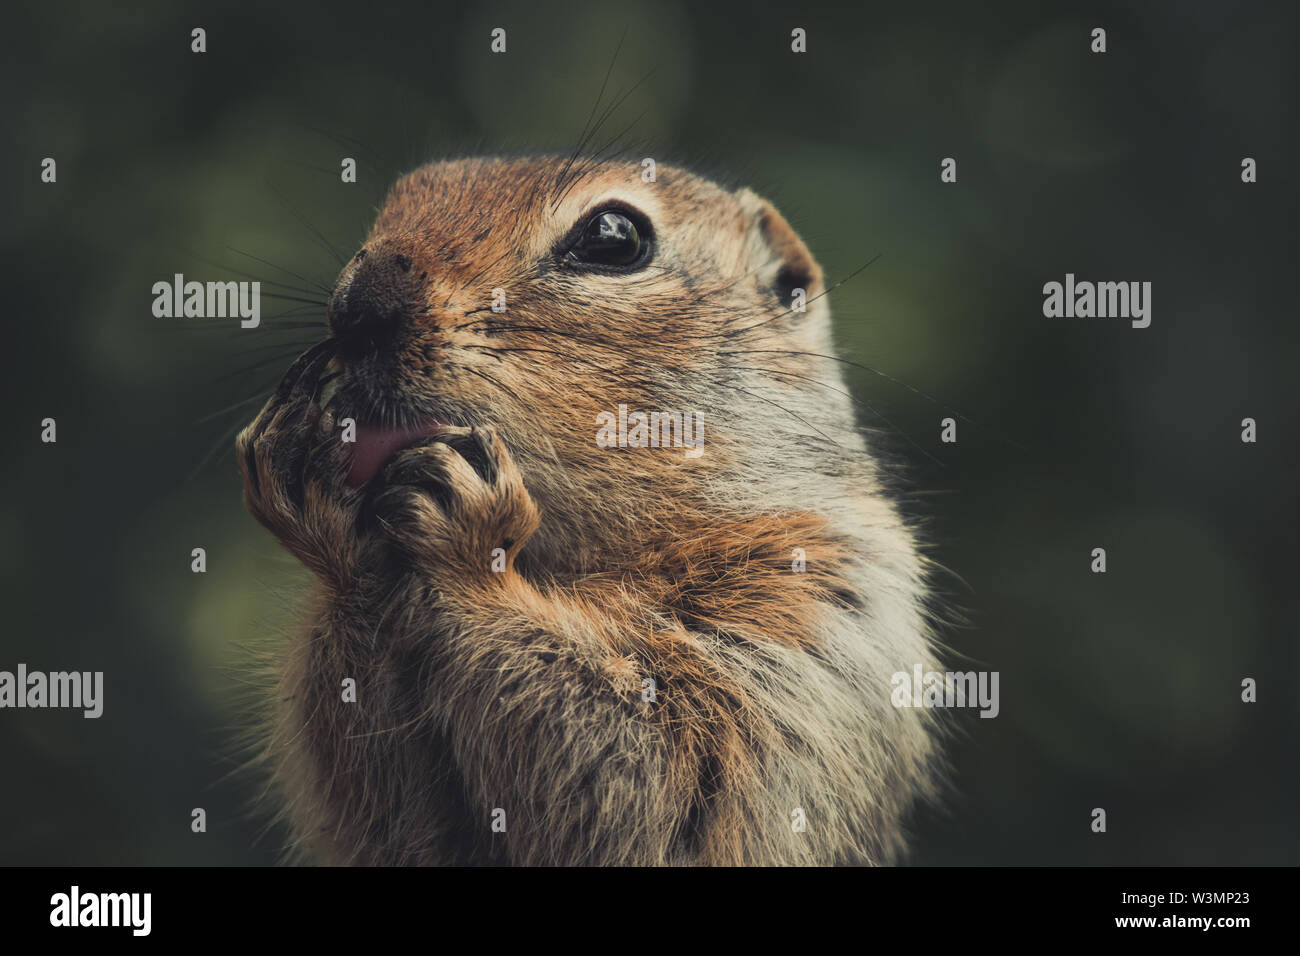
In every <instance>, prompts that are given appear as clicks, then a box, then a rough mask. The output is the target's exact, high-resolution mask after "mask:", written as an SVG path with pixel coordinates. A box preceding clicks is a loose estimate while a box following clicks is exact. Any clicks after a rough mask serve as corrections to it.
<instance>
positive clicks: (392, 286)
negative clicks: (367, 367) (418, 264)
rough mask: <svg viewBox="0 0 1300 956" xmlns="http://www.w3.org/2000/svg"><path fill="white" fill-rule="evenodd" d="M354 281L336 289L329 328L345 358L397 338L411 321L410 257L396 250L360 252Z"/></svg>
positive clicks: (357, 356)
mask: <svg viewBox="0 0 1300 956" xmlns="http://www.w3.org/2000/svg"><path fill="white" fill-rule="evenodd" d="M357 261H358V265H357V268H356V271H355V272H354V273H353V274H352V280H351V281H350V282H347V283H340V285H339V286H338V287H337V288H335V290H334V294H333V296H331V297H330V304H329V327H330V331H331V332H332V333H333V334H334V337H335V338H336V339H338V343H339V352H340V353H341V354H342V355H343V356H344V357H352V358H360V357H363V356H365V355H370V354H373V353H375V352H378V351H380V350H382V349H383V348H384V347H385V346H389V345H391V344H392V343H393V342H394V341H396V339H397V336H398V334H399V333H400V332H401V331H402V330H403V329H405V328H406V326H407V324H408V323H409V321H410V315H411V305H412V294H411V293H412V289H411V283H410V275H409V274H410V271H411V258H410V256H407V255H402V254H399V253H394V252H384V253H379V252H372V251H368V250H365V249H363V250H361V252H359V253H357Z"/></svg>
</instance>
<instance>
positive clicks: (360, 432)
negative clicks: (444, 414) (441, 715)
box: [348, 421, 446, 488]
mask: <svg viewBox="0 0 1300 956" xmlns="http://www.w3.org/2000/svg"><path fill="white" fill-rule="evenodd" d="M445 427H446V425H445V424H444V423H443V422H438V421H429V422H423V423H422V424H419V425H407V426H405V427H402V428H383V427H380V426H377V425H358V426H357V440H356V442H355V443H354V444H353V446H352V467H351V468H350V469H349V470H348V484H349V485H351V486H352V487H353V488H360V487H361V486H362V485H364V484H366V483H367V482H368V481H370V479H371V478H374V477H375V475H377V474H379V469H380V468H383V467H384V463H385V462H386V461H388V459H389V458H392V457H393V454H394V453H395V452H398V451H400V450H401V449H403V448H406V447H407V446H408V445H413V444H415V443H416V442H417V441H419V440H420V439H421V438H428V437H429V436H430V435H435V434H437V433H438V432H439V431H441V430H442V429H443V428H445Z"/></svg>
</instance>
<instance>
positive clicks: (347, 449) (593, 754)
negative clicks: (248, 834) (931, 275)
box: [237, 157, 936, 864]
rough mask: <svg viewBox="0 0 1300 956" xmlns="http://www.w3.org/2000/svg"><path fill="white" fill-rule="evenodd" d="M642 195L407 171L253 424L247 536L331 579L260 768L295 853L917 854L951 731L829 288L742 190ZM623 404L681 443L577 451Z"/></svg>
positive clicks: (701, 186) (634, 860) (918, 570)
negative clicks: (915, 676)
mask: <svg viewBox="0 0 1300 956" xmlns="http://www.w3.org/2000/svg"><path fill="white" fill-rule="evenodd" d="M653 178H654V181H650V182H647V181H644V179H643V175H642V166H641V164H640V163H639V162H638V163H632V162H627V163H625V162H620V161H598V160H595V159H576V160H575V159H573V158H565V157H541V158H524V159H513V158H511V159H502V158H476V159H459V160H454V161H446V162H438V163H433V164H430V165H428V166H425V167H423V168H421V169H418V170H416V171H415V172H413V173H411V174H409V175H407V176H405V177H404V178H402V179H401V180H400V181H399V182H398V183H397V184H396V186H395V187H394V188H393V190H392V192H391V194H390V196H389V197H388V199H387V201H386V203H385V204H384V206H383V208H382V209H381V210H380V212H379V216H378V220H377V222H376V223H375V225H374V228H373V229H372V230H371V232H370V235H369V237H368V238H367V239H366V241H365V243H364V245H363V246H362V248H361V250H360V251H359V252H357V254H356V256H355V257H354V258H353V259H352V260H351V261H350V262H348V263H347V265H346V266H345V267H344V269H343V272H342V274H341V275H340V277H339V280H338V283H337V286H336V287H335V289H334V292H333V295H332V298H331V300H330V303H329V310H328V324H329V330H330V335H329V337H328V338H327V339H326V340H325V341H324V342H322V343H320V344H318V345H316V346H314V347H312V348H311V349H309V350H308V351H307V352H306V353H304V354H303V355H302V356H301V357H300V358H299V359H298V360H297V361H296V362H295V363H294V365H293V366H292V368H291V369H290V370H289V372H288V373H287V375H286V376H285V378H284V379H283V381H282V382H281V383H280V385H279V387H278V388H277V390H276V392H275V394H274V395H273V396H272V397H271V399H270V400H269V401H268V402H267V404H266V406H265V407H264V408H263V409H262V411H261V412H260V414H259V415H258V416H257V418H256V419H255V420H254V421H253V423H252V424H251V425H249V426H248V427H247V428H245V429H244V431H243V432H242V433H241V434H240V435H239V438H238V441H237V446H238V457H239V461H240V467H241V469H242V471H243V478H244V487H245V501H246V504H247V506H248V508H249V510H250V511H251V512H252V513H253V515H255V516H256V517H257V518H258V520H260V521H261V522H262V523H263V524H264V525H265V526H266V527H267V528H269V529H270V530H271V531H272V532H273V533H274V534H275V535H276V536H277V537H278V538H279V540H280V541H281V542H282V543H283V544H284V545H285V546H286V547H287V548H288V549H289V550H290V551H291V552H292V553H293V554H294V555H296V556H297V557H298V558H299V559H300V560H301V561H302V562H303V563H304V564H305V565H306V566H307V567H308V568H309V569H310V570H311V571H312V572H313V573H314V575H315V577H316V578H317V579H318V581H317V584H318V588H317V593H316V597H315V599H314V603H313V605H312V607H311V609H310V612H309V619H308V621H307V623H306V625H305V627H304V628H303V630H302V632H301V633H300V634H299V635H298V636H297V638H296V639H295V640H294V641H293V642H292V644H291V645H290V647H289V650H288V652H287V654H286V656H285V659H284V661H283V666H282V668H281V672H280V681H281V686H280V690H279V694H278V699H279V701H280V705H279V709H278V714H277V718H276V724H275V729H274V732H273V734H272V735H271V738H272V739H271V741H270V743H269V744H268V752H269V754H270V755H271V759H272V761H273V764H274V768H275V775H276V777H277V779H278V782H279V784H280V788H281V789H282V791H283V793H284V796H285V802H286V806H287V809H288V815H289V818H290V819H291V821H292V825H293V827H294V830H295V832H296V834H297V837H298V842H299V843H300V845H301V846H302V847H304V848H305V849H306V850H307V851H308V853H309V855H310V857H311V858H312V859H315V860H317V861H320V862H324V863H355V864H464V863H516V864H839V863H888V862H892V861H895V860H897V859H898V858H899V854H900V852H901V851H902V850H904V849H905V846H906V840H905V827H904V817H905V814H906V812H907V810H908V808H909V806H910V805H912V804H913V803H914V802H915V801H916V800H917V799H918V797H922V796H924V795H926V794H928V793H929V792H930V791H931V790H932V787H933V784H932V779H933V776H934V762H935V752H936V744H935V736H936V733H935V727H934V726H933V725H932V724H931V720H932V717H931V715H930V712H929V711H926V710H920V709H907V708H895V707H894V706H892V705H891V702H890V676H891V675H892V674H894V673H896V672H898V671H906V672H909V673H910V672H911V671H912V669H913V667H914V665H916V664H918V663H921V664H924V665H926V666H929V665H930V663H931V661H932V645H931V639H930V632H929V628H928V624H927V620H928V619H927V613H926V600H927V597H926V596H927V590H926V574H925V567H924V561H923V559H922V558H921V556H920V555H919V553H918V550H917V547H916V543H915V540H914V535H913V533H912V531H911V530H910V529H909V527H908V526H907V524H906V523H905V522H904V521H903V520H902V519H901V518H900V516H899V513H898V511H897V509H896V507H895V506H894V504H892V503H891V501H890V500H889V498H888V497H887V496H886V494H885V492H884V490H883V488H882V476H881V468H880V465H879V464H878V463H877V462H876V461H875V460H874V459H873V457H872V456H871V454H870V453H869V452H868V449H867V445H866V442H865V440H864V438H863V437H862V435H861V433H860V432H859V430H858V429H857V428H856V427H855V419H854V411H853V408H852V399H851V398H850V397H849V396H848V394H847V393H846V391H845V390H844V386H843V382H842V379H841V376H840V375H839V372H838V366H837V365H836V364H835V362H834V361H833V360H832V358H830V356H831V355H832V345H831V342H830V316H829V309H828V305H827V300H826V297H825V294H824V293H825V291H826V290H825V285H824V279H823V275H822V271H821V269H820V268H819V266H818V265H817V264H816V262H815V261H814V260H813V258H812V256H811V255H810V253H809V251H808V249H807V248H806V246H805V245H804V243H803V242H802V241H801V240H800V239H799V237H798V236H797V235H796V234H795V233H794V231H793V230H792V229H791V227H790V225H789V224H788V223H787V221H786V220H785V219H784V218H783V217H782V216H781V215H780V213H778V212H777V211H776V209H775V208H773V206H772V205H771V204H770V203H768V202H767V201H765V200H763V199H761V198H759V197H758V196H757V195H755V194H754V193H753V192H751V191H750V190H748V189H738V190H729V189H726V188H723V187H721V186H719V185H717V184H715V183H713V182H710V181H708V180H706V179H703V178H701V177H699V176H697V175H694V174H691V173H688V172H686V171H684V170H681V169H676V168H670V167H667V166H663V165H660V166H658V168H657V170H656V174H655V176H654V177H653ZM494 306H495V309H494ZM628 410H631V411H630V412H629V411H628ZM642 412H662V413H664V414H663V415H662V416H656V419H655V424H656V426H657V427H659V428H661V429H662V430H664V435H663V437H664V440H663V441H662V442H659V444H660V445H661V446H662V445H677V444H682V443H677V442H675V441H673V440H670V439H672V435H670V434H669V431H671V430H676V429H678V427H679V426H678V422H679V421H683V420H684V421H686V422H687V423H690V421H691V419H690V418H681V417H679V415H680V416H690V415H694V416H695V417H694V420H693V421H694V425H695V428H696V433H697V434H696V437H697V438H698V437H699V433H700V432H701V431H702V434H703V446H702V450H701V448H700V447H694V448H692V447H686V448H682V447H643V446H644V444H645V443H644V442H641V443H638V442H637V441H625V442H618V443H615V444H614V445H613V447H607V446H609V445H610V444H611V443H610V442H608V441H605V442H601V441H598V440H597V433H598V431H599V430H600V428H601V425H600V424H599V423H600V422H602V421H603V422H606V423H608V422H610V421H611V420H612V419H613V417H614V416H619V419H620V425H619V426H618V428H619V429H620V434H622V429H624V427H625V426H624V424H622V420H623V419H626V420H627V422H628V423H634V424H632V430H633V431H636V430H637V429H638V428H639V427H640V426H641V425H642V424H644V419H643V418H638V417H637V413H642ZM349 420H352V421H354V422H355V432H354V434H351V435H349V433H348V429H349V427H350V426H349ZM670 423H671V428H670ZM644 436H645V432H644V431H640V432H639V435H638V436H637V437H640V438H644ZM348 437H351V438H354V439H355V440H353V441H349V440H346V439H347V438H348ZM651 444H652V445H653V444H654V443H653V442H652V443H651ZM349 679H350V680H351V681H353V682H355V684H354V686H355V700H353V699H351V698H350V696H349V695H348V694H347V693H346V692H345V691H344V690H343V688H344V686H345V682H347V681H348V680H349ZM345 698H348V699H345Z"/></svg>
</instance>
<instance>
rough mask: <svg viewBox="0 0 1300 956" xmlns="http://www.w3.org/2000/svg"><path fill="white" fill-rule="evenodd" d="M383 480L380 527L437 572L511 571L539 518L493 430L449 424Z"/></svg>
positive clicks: (400, 458)
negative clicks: (454, 426) (516, 557)
mask: <svg viewBox="0 0 1300 956" xmlns="http://www.w3.org/2000/svg"><path fill="white" fill-rule="evenodd" d="M383 485H384V487H383V490H382V491H381V492H380V493H379V494H378V495H377V496H376V498H375V502H374V507H375V516H376V518H377V519H378V520H379V522H380V525H381V527H383V528H384V530H385V531H386V532H387V533H388V534H389V536H390V537H391V538H392V539H393V540H394V541H395V542H396V543H397V544H398V546H399V547H401V548H403V549H404V550H405V551H407V552H408V553H410V554H412V555H414V556H416V557H417V558H418V559H421V560H422V562H423V563H425V564H427V565H428V566H429V567H430V569H431V570H434V571H435V572H437V573H451V574H453V575H457V576H458V577H460V576H463V575H465V574H467V573H468V574H477V573H479V572H484V573H487V572H490V571H493V570H496V571H508V570H510V569H511V568H512V567H513V565H514V560H515V556H516V555H517V554H518V553H519V551H520V549H521V548H522V547H523V546H524V543H525V542H526V541H527V540H528V538H529V537H531V536H532V534H533V532H534V531H536V530H537V525H538V523H539V522H540V515H539V512H538V510H537V506H536V505H535V504H534V503H533V499H532V497H531V496H530V495H529V494H528V489H527V488H526V487H524V479H523V476H522V475H521V474H520V473H519V469H518V468H517V467H516V466H515V463H514V459H512V458H511V457H510V452H509V451H508V450H507V449H506V446H505V442H503V441H502V440H501V438H500V436H499V435H497V433H496V432H495V430H493V429H491V428H449V429H447V430H445V431H443V432H442V433H440V434H438V435H436V436H434V437H433V438H430V439H427V440H425V441H424V442H421V443H420V444H418V445H414V446H412V447H411V448H407V449H405V450H404V451H402V452H400V453H399V454H398V455H397V456H396V457H395V458H394V459H393V460H392V462H390V463H389V464H388V466H387V467H386V469H385V473H384V475H383ZM497 549H500V550H497Z"/></svg>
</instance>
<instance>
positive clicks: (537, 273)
mask: <svg viewBox="0 0 1300 956" xmlns="http://www.w3.org/2000/svg"><path fill="white" fill-rule="evenodd" d="M824 292H825V288H824V285H823V276H822V271H821V269H820V267H819V266H818V265H817V263H816V262H815V261H814V260H813V258H812V255H811V254H810V253H809V251H808V249H807V247H806V246H805V245H804V243H803V242H802V241H801V240H800V238H799V237H798V236H797V235H796V234H795V232H794V230H793V229H792V228H791V227H790V225H789V223H787V222H786V220H785V219H784V218H783V217H782V215H781V214H780V213H779V212H777V210H776V209H775V208H774V207H773V206H772V205H771V204H770V203H769V202H767V201H766V200H764V199H762V198H760V197H759V196H757V195H755V194H754V193H753V192H751V191H750V190H748V189H739V190H735V191H732V190H728V189H725V188H723V187H722V186H719V185H717V184H715V183H713V182H711V181H709V180H706V179H704V178H702V177H699V176H696V175H694V174H692V173H689V172H687V171H685V170H682V169H678V168H674V167H671V166H664V165H660V166H658V167H657V168H656V169H655V170H654V175H653V177H652V181H646V180H645V177H643V166H642V164H641V163H638V162H631V161H596V160H592V159H584V158H578V159H574V160H571V159H569V158H566V157H563V156H560V157H543V158H520V159H502V158H476V159H458V160H451V161H446V162H436V163H432V164H429V165H427V166H424V167H421V168H420V169H417V170H415V171H414V172H412V173H410V174H409V175H407V176H405V177H403V178H402V179H401V180H400V181H398V182H397V183H396V185H395V186H394V187H393V189H392V191H391V193H390V195H389V196H388V198H387V200H386V201H385V203H384V205H383V207H382V209H381V210H380V211H379V215H378V218H377V220H376V222H375V224H374V227H373V228H372V229H371V231H370V234H369V236H368V237H367V238H366V240H365V242H364V243H363V245H362V246H361V248H360V249H359V250H358V252H357V253H356V255H355V256H354V257H353V258H352V260H351V261H350V262H348V263H347V265H346V266H345V267H344V269H343V271H342V273H341V275H340V276H339V279H338V283H337V285H336V287H335V290H334V292H333V295H332V298H331V301H330V304H329V326H330V330H331V333H332V335H333V337H334V338H335V339H336V340H337V344H338V354H337V357H336V359H335V371H337V372H338V373H339V374H338V376H337V378H336V381H335V383H334V384H333V385H332V387H331V389H330V391H329V393H328V400H329V401H330V402H331V403H332V404H333V405H334V407H335V410H336V413H337V415H338V416H339V417H343V416H350V417H352V418H354V419H355V421H356V422H357V423H358V449H357V452H356V455H357V458H356V461H357V462H364V467H354V469H353V483H354V484H364V483H365V482H367V481H370V480H373V479H374V477H375V475H376V474H377V473H378V472H379V470H380V469H381V467H382V465H383V460H384V458H385V457H386V456H387V455H388V454H391V453H392V452H394V451H396V449H397V447H400V446H401V444H403V443H407V444H409V443H410V442H411V441H415V440H419V438H420V437H421V436H422V435H427V434H430V433H431V430H432V429H436V428H437V427H440V426H442V425H448V424H451V425H484V424H490V425H493V426H494V427H495V428H496V429H497V430H498V432H499V433H500V434H501V436H502V437H503V439H504V440H505V441H506V443H507V445H508V446H509V448H510V449H511V452H512V454H513V455H514V456H515V459H516V461H517V463H518V464H519V466H520V468H521V470H522V471H523V473H524V475H525V478H526V480H527V481H528V483H529V487H530V490H531V492H532V494H533V495H534V497H535V498H536V499H537V501H538V503H539V505H540V506H541V507H542V510H543V512H544V513H549V514H550V515H552V517H555V516H556V514H557V512H558V513H559V516H561V517H562V518H564V519H565V520H566V521H567V522H568V524H569V525H570V526H572V527H573V529H574V530H573V540H574V542H577V541H579V540H581V541H586V542H588V543H589V542H590V538H589V537H585V535H588V534H589V533H590V532H591V531H592V530H593V529H592V525H593V524H599V523H601V522H604V523H605V524H606V525H609V524H610V523H613V524H615V525H617V524H620V523H627V522H630V521H635V520H638V519H639V518H644V517H645V514H646V512H645V501H644V499H646V498H647V497H650V498H653V497H655V496H664V495H674V496H676V495H686V496H689V494H690V493H691V492H692V491H696V492H699V493H701V494H703V493H705V492H704V488H705V485H706V483H707V482H709V481H712V480H715V479H718V478H719V477H721V476H727V475H729V476H731V477H732V478H735V479H737V480H740V481H743V480H744V477H745V472H746V462H747V461H749V460H750V459H751V458H753V456H755V455H761V454H763V450H761V449H757V448H754V447H750V446H753V445H754V444H755V443H760V444H761V443H762V442H763V441H764V439H762V438H760V437H757V436H758V434H759V433H758V432H756V430H755V423H754V421H753V419H754V418H755V417H757V418H759V419H766V420H771V419H773V418H774V417H778V416H781V415H782V411H781V410H780V409H782V408H787V407H789V406H790V405H791V404H792V403H793V404H794V405H798V404H799V399H798V398H797V396H805V397H806V396H807V393H808V391H809V387H808V386H807V384H806V383H800V381H799V379H800V378H801V377H803V376H807V375H809V374H814V373H813V372H812V369H813V368H815V367H816V365H815V360H814V359H812V358H809V357H808V356H811V355H815V354H817V353H825V352H828V351H829V341H828V340H829V310H828V309H827V307H826V305H825V299H824V298H823V297H822V295H823V293H824ZM756 367H761V368H762V369H763V370H764V371H765V372H767V373H769V374H766V375H761V376H757V377H756V375H755V374H754V372H753V369H754V368H756ZM756 389H758V390H760V394H759V396H758V398H757V400H756V399H755V398H754V394H753V393H754V392H755V390H756ZM811 397H812V399H813V404H814V405H818V404H819V403H820V406H823V407H824V406H825V396H824V395H817V394H814V395H812V396H811ZM763 399H767V401H768V402H769V403H770V404H769V405H767V406H766V407H765V405H764V403H763ZM636 413H644V414H645V415H647V416H649V415H650V414H652V413H661V414H663V415H667V416H668V417H667V418H661V419H659V420H657V421H658V424H659V425H660V426H662V428H663V430H664V431H667V430H668V429H670V428H671V427H673V426H675V425H676V423H677V420H678V418H677V416H686V415H691V416H697V417H696V418H694V419H693V421H696V422H699V423H700V427H701V428H702V431H703V440H704V448H703V452H702V453H700V454H695V455H690V454H686V453H685V451H689V450H690V449H683V448H682V447H648V448H647V447H635V446H632V445H618V444H616V445H615V446H614V447H608V442H606V443H605V444H604V445H602V443H600V442H599V441H598V432H599V430H600V428H601V427H602V426H601V423H602V422H604V423H606V424H608V423H609V422H610V421H611V418H612V420H613V421H614V423H615V432H616V433H617V430H618V428H619V427H620V419H622V418H624V417H626V416H634V415H635V414H636ZM849 415H850V419H851V411H850V413H849ZM799 418H800V414H794V418H793V419H791V420H788V421H787V422H786V425H787V426H788V427H789V428H790V429H791V430H792V431H793V432H794V433H798V432H799V431H800V426H799V425H798V423H797V422H798V419H799ZM683 421H688V420H687V419H683ZM636 422H637V419H635V418H633V419H632V421H631V423H629V427H634V426H635V423H636ZM850 424H851V422H850ZM683 427H684V426H683ZM803 430H804V431H806V429H803ZM654 431H655V435H654V437H655V438H659V437H662V436H661V435H660V434H659V429H658V428H656V429H654ZM608 434H609V433H606V438H608ZM367 443H368V444H367ZM362 446H367V447H362ZM376 449H378V450H377V451H376ZM716 491H717V489H716V488H714V489H713V490H712V492H711V493H713V494H716ZM575 546H576V544H575Z"/></svg>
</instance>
